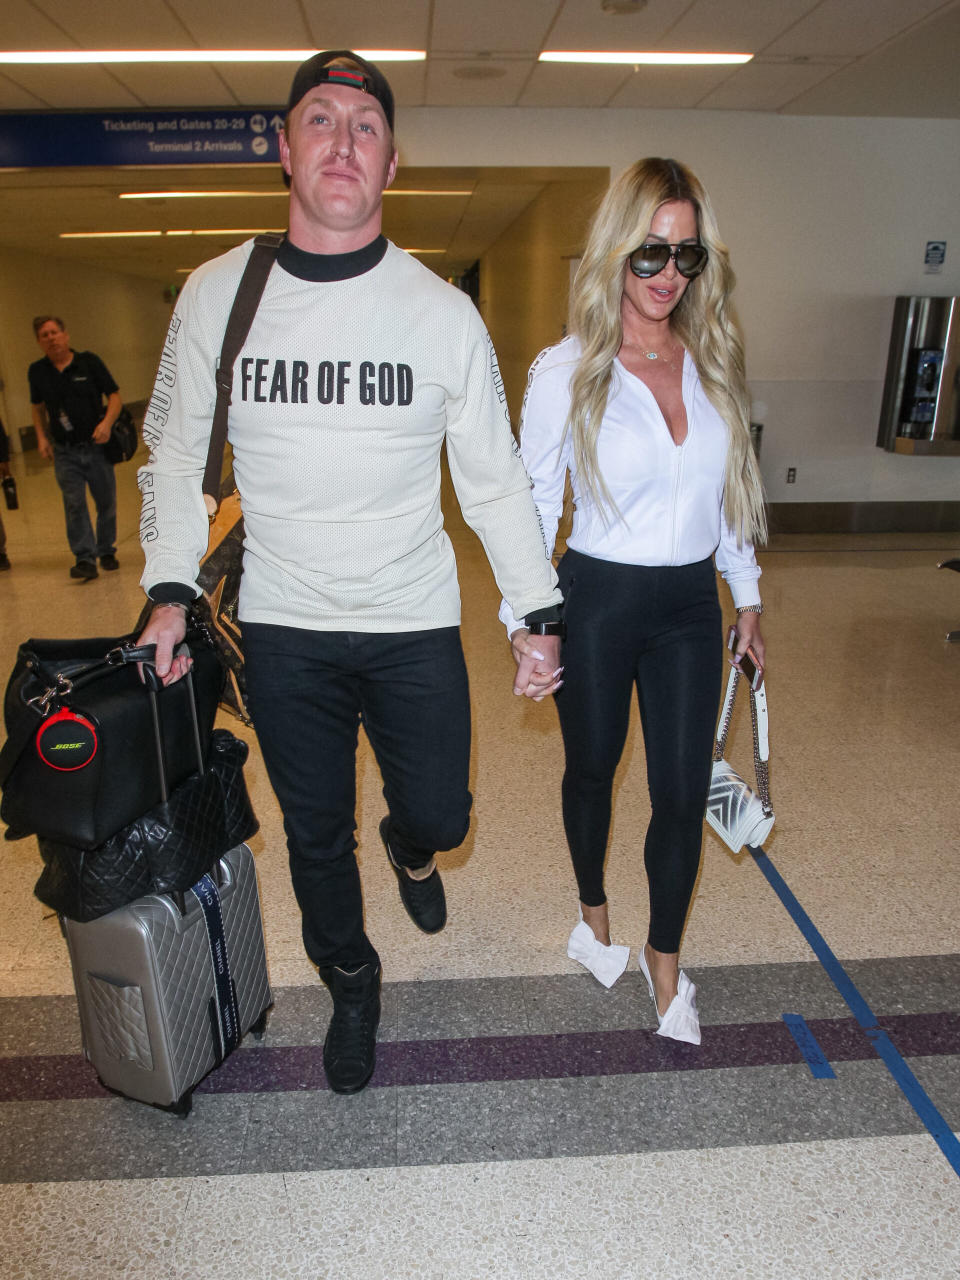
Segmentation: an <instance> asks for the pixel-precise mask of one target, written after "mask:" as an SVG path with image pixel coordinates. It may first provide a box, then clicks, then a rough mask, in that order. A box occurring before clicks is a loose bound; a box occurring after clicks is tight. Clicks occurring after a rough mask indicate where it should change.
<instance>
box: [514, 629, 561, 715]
mask: <svg viewBox="0 0 960 1280" xmlns="http://www.w3.org/2000/svg"><path fill="white" fill-rule="evenodd" d="M510 648H511V649H512V650H513V660H514V662H516V664H517V674H516V677H515V679H514V681H513V692H514V693H515V694H516V695H517V697H521V696H523V697H526V698H532V699H533V701H534V702H542V701H543V699H544V698H546V697H547V696H548V695H549V694H551V693H556V691H557V690H558V689H559V688H560V686H561V685H562V684H563V680H562V679H561V676H562V675H563V667H561V665H560V637H559V636H531V634H530V632H529V631H528V630H527V628H526V627H520V628H519V629H518V630H516V631H514V633H513V635H512V636H511V637H510Z"/></svg>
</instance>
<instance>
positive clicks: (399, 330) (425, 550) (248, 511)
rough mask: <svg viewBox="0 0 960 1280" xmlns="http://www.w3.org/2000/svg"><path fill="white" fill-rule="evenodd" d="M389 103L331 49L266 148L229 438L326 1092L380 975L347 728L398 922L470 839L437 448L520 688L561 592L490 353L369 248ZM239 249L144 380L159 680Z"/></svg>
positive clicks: (540, 650) (430, 905)
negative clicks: (510, 644) (250, 298)
mask: <svg viewBox="0 0 960 1280" xmlns="http://www.w3.org/2000/svg"><path fill="white" fill-rule="evenodd" d="M393 117H394V108H393V94H392V93H391V90H390V86H389V85H388V83H387V81H386V79H385V78H384V76H383V75H382V73H381V72H380V71H379V70H378V69H377V68H376V67H374V66H372V65H371V64H370V63H367V62H366V61H364V60H363V59H362V58H359V57H357V56H356V55H354V54H352V53H349V52H346V51H337V50H334V51H331V52H327V53H322V54H317V55H316V56H314V57H313V58H311V59H309V60H308V61H307V62H305V63H304V64H303V65H302V66H301V67H300V69H299V70H298V71H297V73H296V76H295V77H294V80H293V86H292V88H291V92H290V99H289V104H288V114H287V118H286V123H285V127H284V131H283V133H282V134H281V135H280V155H281V160H282V164H283V169H284V174H285V176H286V179H287V181H288V185H289V186H290V212H289V219H290V221H289V231H288V233H287V237H286V239H285V241H284V243H283V245H282V246H281V249H280V252H279V255H278V258H277V264H276V265H275V266H274V268H273V270H272V271H271V273H270V276H269V278H268V280H267V285H266V289H265V291H264V295H263V298H262V300H261V303H260V306H259V309H258V312H257V315H256V317H255V318H254V321H253V325H252V327H251V329H250V334H249V337H248V338H247V342H246V344H245V346H244V348H243V350H242V351H241V353H240V356H239V358H238V360H237V363H236V366H235V372H234V382H233V397H232V405H231V409H230V440H231V443H232V446H233V466H234V476H235V478H236V481H237V487H238V490H239V493H240V498H241V504H242V508H243V513H244V528H245V542H244V546H245V553H244V573H243V580H242V585H241V592H240V606H239V615H240V620H241V626H242V633H243V647H244V655H245V663H246V676H247V688H248V695H249V702H250V709H251V713H252V716H253V720H254V724H255V726H256V730H257V735H258V737H259V740H260V744H261V748H262V751H263V758H264V762H265V763H266V766H267V770H268V773H269V775H270V780H271V782H272V784H273V787H274V790H275V792H276V794H277V798H278V800H279V802H280V806H281V808H282V810H283V814H284V822H285V830H286V834H287V842H288V847H289V852H290V867H291V873H292V878H293V885H294V889H295V892H296V895H297V900H298V902H299V905H300V908H301V911H302V915H303V938H304V944H305V947H306V950H307V953H308V955H309V956H310V959H311V960H312V961H313V962H314V963H315V964H316V965H317V966H318V969H319V972H320V977H321V978H322V980H323V981H324V982H325V983H326V984H327V986H328V987H329V989H330V991H331V994H332V996H333V1010H334V1011H333V1017H332V1020H331V1023H330V1028H329V1030H328V1032H327V1036H326V1040H325V1042H324V1067H325V1069H326V1072H327V1077H328V1080H329V1082H330V1085H331V1087H332V1088H333V1089H335V1090H337V1091H338V1092H343V1093H352V1092H356V1091H357V1090H359V1089H362V1088H363V1087H364V1085H365V1084H366V1083H367V1081H368V1080H369V1078H370V1075H371V1073H372V1071H373V1067H374V1052H375V1035H376V1028H377V1024H378V1022H379V1017H380V960H379V957H378V955H377V952H376V951H375V949H374V947H373V945H372V943H371V942H370V940H369V939H368V938H367V935H366V933H365V932H364V926H363V902H362V897H361V888H360V877H359V872H358V868H357V863H356V858H355V856H354V849H355V848H356V841H355V839H354V831H355V825H356V824H355V813H354V809H355V801H356V794H355V752H356V745H357V734H358V727H359V724H360V723H361V721H362V723H363V726H364V729H365V731H366V733H367V737H368V738H369V740H370V743H371V745H372V747H373V750H374V752H375V754H376V757H377V761H378V764H379V766H380V771H381V774H382V776H383V783H384V796H385V798H386V801H387V808H388V816H387V817H386V818H384V820H383V822H382V823H381V825H380V836H381V839H382V841H383V844H384V848H385V851H386V855H387V858H388V860H389V864H390V866H391V867H392V868H393V871H394V873H395V875H396V877H397V883H398V887H399V890H400V896H401V899H402V901H403V904H404V906H405V908H406V910H407V912H408V914H409V915H410V916H411V918H412V919H413V921H414V923H415V924H417V925H418V926H419V927H420V928H421V929H423V930H424V931H425V932H428V933H431V932H436V931H437V930H439V929H441V928H442V927H443V925H444V923H445V921H446V904H445V899H444V892H443V886H442V884H441V882H440V876H439V873H438V872H437V870H436V865H435V861H434V854H435V853H436V851H438V850H448V849H452V848H455V847H456V846H457V845H459V844H460V843H461V842H462V840H463V839H464V837H465V835H466V832H467V827H468V823H469V813H470V804H471V796H470V793H469V791H468V789H467V774H468V765H469V747H470V709H469V700H468V692H467V679H466V670H465V667H464V662H463V652H462V649H461V646H460V638H459V629H458V623H459V619H460V600H459V590H458V587H457V580H456V563H455V560H454V557H453V552H452V548H451V546H450V542H449V540H448V538H447V536H446V534H445V533H444V531H443V519H442V515H441V511H440V453H441V449H442V447H443V445H444V442H445V443H446V447H447V453H448V458H449V463H450V470H451V473H452V475H453V479H454V483H455V486H456V489H457V494H458V497H459V499H460V504H461V507H462V509H463V511H464V515H465V517H466V519H467V520H468V522H469V523H470V524H471V525H472V527H473V528H474V529H475V530H476V531H477V533H478V534H479V536H480V537H481V539H482V540H483V543H484V546H485V548H486V550H487V554H488V557H489V559H490V562H491V564H492V566H493V569H494V573H495V575H496V578H497V582H498V584H499V586H500V588H501V590H502V592H503V594H504V596H505V597H506V598H507V600H509V601H510V602H511V604H512V607H513V609H514V612H515V613H516V615H517V616H518V617H520V618H525V619H526V620H527V621H528V622H530V623H531V624H532V625H533V626H534V627H535V628H537V627H539V628H540V632H541V633H540V634H537V635H536V638H535V639H530V638H528V637H526V636H525V634H524V633H521V635H520V647H519V650H518V651H517V657H518V667H517V672H516V678H515V685H514V688H515V692H516V693H518V694H527V695H528V696H530V697H537V698H542V697H543V696H544V694H546V693H549V692H551V691H552V690H553V689H554V688H556V687H557V677H558V670H557V668H558V662H559V634H558V633H559V629H560V627H559V621H558V620H559V604H560V592H559V590H558V589H557V586H556V575H555V573H554V572H553V568H552V565H551V563H550V561H549V559H548V558H547V556H546V553H545V551H544V546H543V540H542V537H541V534H540V529H539V524H538V521H537V517H536V511H535V508H534V506H533V501H532V498H531V495H530V485H529V481H528V479H527V476H526V474H525V472H524V470H523V467H522V465H521V464H520V462H519V459H518V457H517V455H516V452H515V450H514V447H513V440H512V436H511V434H510V430H509V422H508V419H507V415H506V407H505V401H504V396H503V390H502V383H501V381H500V377H499V371H498V368H497V363H496V357H495V355H494V352H493V347H492V344H491V343H490V339H489V337H488V336H487V333H486V330H485V329H484V327H483V323H482V321H481V320H480V317H479V315H478V314H477V311H476V309H475V308H474V306H473V304H472V303H471V302H470V300H469V298H468V297H467V296H466V295H465V294H463V293H460V292H459V291H458V290H456V289H454V288H452V287H451V286H450V285H448V284H446V283H444V282H443V281H441V280H440V279H439V278H438V277H437V276H435V275H434V274H433V273H432V272H430V271H428V270H427V269H426V268H425V267H423V266H422V265H421V264H420V263H418V262H416V261H415V260H414V259H413V258H411V257H409V256H408V255H407V254H405V253H403V252H402V250H400V249H397V248H396V247H395V246H394V245H392V244H390V243H389V242H388V241H387V240H386V239H385V238H384V237H383V236H382V235H381V233H380V227H381V214H382V194H383V189H384V188H385V187H387V186H388V185H389V184H390V182H391V181H392V179H393V176H394V173H395V170H396V166H397V153H396V149H395V147H394V142H393ZM249 253H250V244H249V243H248V244H246V245H242V246H240V247H239V248H237V249H234V250H232V251H230V252H229V253H227V254H225V255H224V256H223V257H221V258H218V259H215V260H214V261H213V262H209V263H206V264H205V265H204V266H202V267H201V268H199V270H198V271H196V272H195V273H194V274H193V276H192V277H191V278H190V280H189V281H188V282H187V285H186V287H185V288H184V290H183V293H182V294H181V296H180V299H179V301H178V304H177V309H176V312H175V314H174V317H173V320H172V323H171V327H170V332H169V334H168V337H167V343H166V346H165V348H164V353H163V357H162V359H161V364H160V373H159V376H158V380H157V387H156V390H155V392H154V397H153V400H152V401H151V404H150V407H149V409H148V411H147V416H146V421H145V424H144V434H145V437H146V439H147V442H148V444H150V446H151V450H152V452H151V459H150V462H149V463H148V465H147V466H146V467H144V468H143V470H142V471H141V473H140V487H141V490H142V493H143V502H144V505H143V515H142V521H141V539H142V542H143V546H144V550H145V553H146V562H147V563H146V571H145V573H144V576H143V579H142V582H143V586H144V588H145V589H146V591H147V594H148V595H149V596H150V597H151V598H152V599H153V600H154V601H155V602H156V607H155V608H154V610H153V613H152V615H151V618H150V621H149V622H148V624H147V627H146V629H145V630H144V632H143V635H142V637H141V640H142V641H143V642H144V643H147V642H151V641H155V642H156V643H157V669H158V671H159V673H160V674H161V676H163V678H164V680H165V681H166V682H167V683H169V682H170V681H171V680H173V679H177V678H179V677H180V676H181V675H182V674H183V671H184V670H185V667H186V665H187V660H186V659H184V658H182V657H173V656H172V653H173V647H174V645H175V644H177V643H178V642H179V641H180V640H181V639H182V638H183V635H184V629H185V622H184V614H185V612H186V607H187V606H188V605H189V602H190V601H191V600H192V599H193V598H194V597H195V596H196V594H197V588H196V586H195V578H196V574H197V567H198V562H199V559H200V557H201V556H202V555H203V553H204V550H205V547H206V542H207V516H206V511H205V508H204V504H203V499H202V495H201V473H202V470H203V465H204V460H205V455H206V449H207V443H208V439H209V433H210V420H211V416H212V410H213V404H214V398H215V389H214V370H215V366H216V361H217V358H218V355H219V351H220V344H221V342H222V338H223V333H224V329H225V326H226V320H227V315H228V312H229V309H230V306H231V304H232V302H233V298H234V296H235V293H236V288H237V283H238V280H239V277H240V273H241V271H242V269H243V266H244V264H245V263H246V260H247V257H248V256H249Z"/></svg>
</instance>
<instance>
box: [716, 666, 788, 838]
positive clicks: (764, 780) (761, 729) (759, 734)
mask: <svg viewBox="0 0 960 1280" xmlns="http://www.w3.org/2000/svg"><path fill="white" fill-rule="evenodd" d="M742 678H743V673H742V672H741V671H740V669H739V668H738V667H731V668H730V676H729V678H728V680H727V691H726V693H725V695H724V698H723V708H722V710H721V712H720V722H719V724H718V725H717V741H716V743H715V745H714V748H713V758H714V760H715V761H716V762H718V763H719V761H721V760H722V759H723V755H724V752H725V750H726V747H727V734H728V733H729V732H730V721H731V720H732V718H733V703H734V699H735V697H736V694H737V686H738V685H739V684H740V681H741V679H742ZM747 688H748V692H749V694H750V725H751V728H752V730H753V765H754V769H755V771H756V775H757V795H758V796H759V797H760V803H761V805H762V806H763V813H764V817H767V818H769V817H770V816H771V815H772V813H773V806H772V805H771V803H770V741H769V731H768V719H767V690H766V685H765V684H762V685H761V686H760V688H759V689H757V690H753V689H750V687H749V685H748V686H747Z"/></svg>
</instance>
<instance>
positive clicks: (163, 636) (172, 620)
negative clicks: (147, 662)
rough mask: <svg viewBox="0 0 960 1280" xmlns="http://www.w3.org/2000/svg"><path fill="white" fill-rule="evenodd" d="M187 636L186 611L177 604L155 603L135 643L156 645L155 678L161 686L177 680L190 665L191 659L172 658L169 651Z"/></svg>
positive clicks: (191, 663)
mask: <svg viewBox="0 0 960 1280" xmlns="http://www.w3.org/2000/svg"><path fill="white" fill-rule="evenodd" d="M186 634H187V611H186V609H184V607H183V606H182V605H179V604H156V605H154V606H153V612H152V613H151V614H150V620H149V621H148V623H147V625H146V626H145V627H144V629H143V631H142V632H141V633H140V635H139V637H138V638H137V644H138V645H139V644H155V645H156V646H157V658H156V668H157V675H158V676H159V677H160V679H161V681H162V683H163V684H164V685H168V684H175V683H176V681H177V680H181V679H182V678H183V677H184V676H185V675H186V674H187V672H188V671H189V670H190V668H191V666H192V665H193V659H192V658H187V657H180V658H175V657H174V656H173V651H174V649H176V647H177V645H179V644H182V643H183V639H184V637H185V636H186Z"/></svg>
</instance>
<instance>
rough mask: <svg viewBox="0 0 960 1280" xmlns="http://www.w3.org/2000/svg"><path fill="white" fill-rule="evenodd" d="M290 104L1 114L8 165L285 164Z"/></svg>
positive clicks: (0, 155)
mask: <svg viewBox="0 0 960 1280" xmlns="http://www.w3.org/2000/svg"><path fill="white" fill-rule="evenodd" d="M282 128H283V112H282V111H281V110H280V109H278V108H274V107H269V108H262V109H259V110H255V111H248V110H232V109H229V110H223V111H144V112H139V113H135V112H128V111H104V112H100V113H99V114H97V115H92V114H87V113H81V112H65V113H62V114H61V113H56V112H48V111H44V112H36V113H32V114H30V115H0V168H11V169H13V168H59V167H61V166H64V165H115V164H135V165H148V164H157V165H163V164H178V165H179V164H250V163H255V162H257V161H261V160H262V161H263V162H264V163H268V164H278V163H279V161H280V151H279V148H278V146H277V134H278V133H279V132H280V130H281V129H282Z"/></svg>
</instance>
